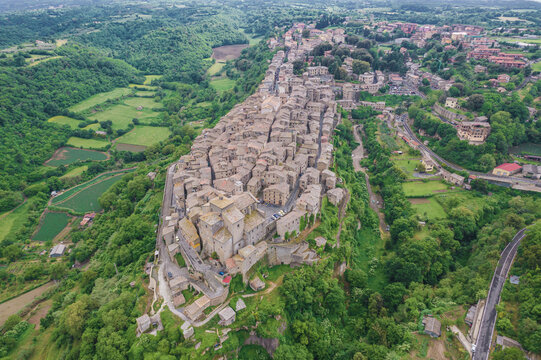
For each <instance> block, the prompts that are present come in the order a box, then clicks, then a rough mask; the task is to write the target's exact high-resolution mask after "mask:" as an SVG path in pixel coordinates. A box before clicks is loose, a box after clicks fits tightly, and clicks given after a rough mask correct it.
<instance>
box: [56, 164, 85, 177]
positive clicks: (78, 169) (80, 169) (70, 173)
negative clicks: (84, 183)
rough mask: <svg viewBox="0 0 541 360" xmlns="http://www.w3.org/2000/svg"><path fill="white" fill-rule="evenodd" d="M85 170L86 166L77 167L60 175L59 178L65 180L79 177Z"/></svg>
mask: <svg viewBox="0 0 541 360" xmlns="http://www.w3.org/2000/svg"><path fill="white" fill-rule="evenodd" d="M86 170H88V165H83V166H79V167H76V168H75V169H71V170H70V171H68V172H67V173H65V174H64V175H62V176H61V177H60V178H61V179H65V178H69V177H74V176H79V175H81V174H82V173H84V172H85V171H86Z"/></svg>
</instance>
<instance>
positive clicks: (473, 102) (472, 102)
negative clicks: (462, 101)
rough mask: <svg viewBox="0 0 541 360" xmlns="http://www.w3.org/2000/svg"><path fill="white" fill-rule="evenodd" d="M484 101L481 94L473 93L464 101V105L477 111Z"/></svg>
mask: <svg viewBox="0 0 541 360" xmlns="http://www.w3.org/2000/svg"><path fill="white" fill-rule="evenodd" d="M484 103H485V97H484V96H483V95H481V94H473V95H472V96H470V97H469V98H468V101H466V107H467V108H468V109H470V110H473V111H478V110H480V109H481V108H482V107H483V104H484Z"/></svg>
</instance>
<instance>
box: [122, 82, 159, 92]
mask: <svg viewBox="0 0 541 360" xmlns="http://www.w3.org/2000/svg"><path fill="white" fill-rule="evenodd" d="M128 86H129V87H130V88H132V89H137V90H148V91H153V90H156V88H157V86H152V85H140V84H130V85H128Z"/></svg>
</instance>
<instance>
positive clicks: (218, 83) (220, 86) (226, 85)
mask: <svg viewBox="0 0 541 360" xmlns="http://www.w3.org/2000/svg"><path fill="white" fill-rule="evenodd" d="M210 86H212V87H213V88H214V89H215V90H216V91H226V90H229V89H232V88H233V87H234V86H235V80H231V79H228V78H222V79H216V80H212V81H211V82H210Z"/></svg>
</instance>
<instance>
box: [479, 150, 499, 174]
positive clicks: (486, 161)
mask: <svg viewBox="0 0 541 360" xmlns="http://www.w3.org/2000/svg"><path fill="white" fill-rule="evenodd" d="M479 163H480V164H481V165H482V166H483V168H484V170H485V171H489V170H491V169H493V168H494V167H495V166H496V160H495V159H494V156H492V155H491V154H483V156H481V158H480V159H479Z"/></svg>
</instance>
